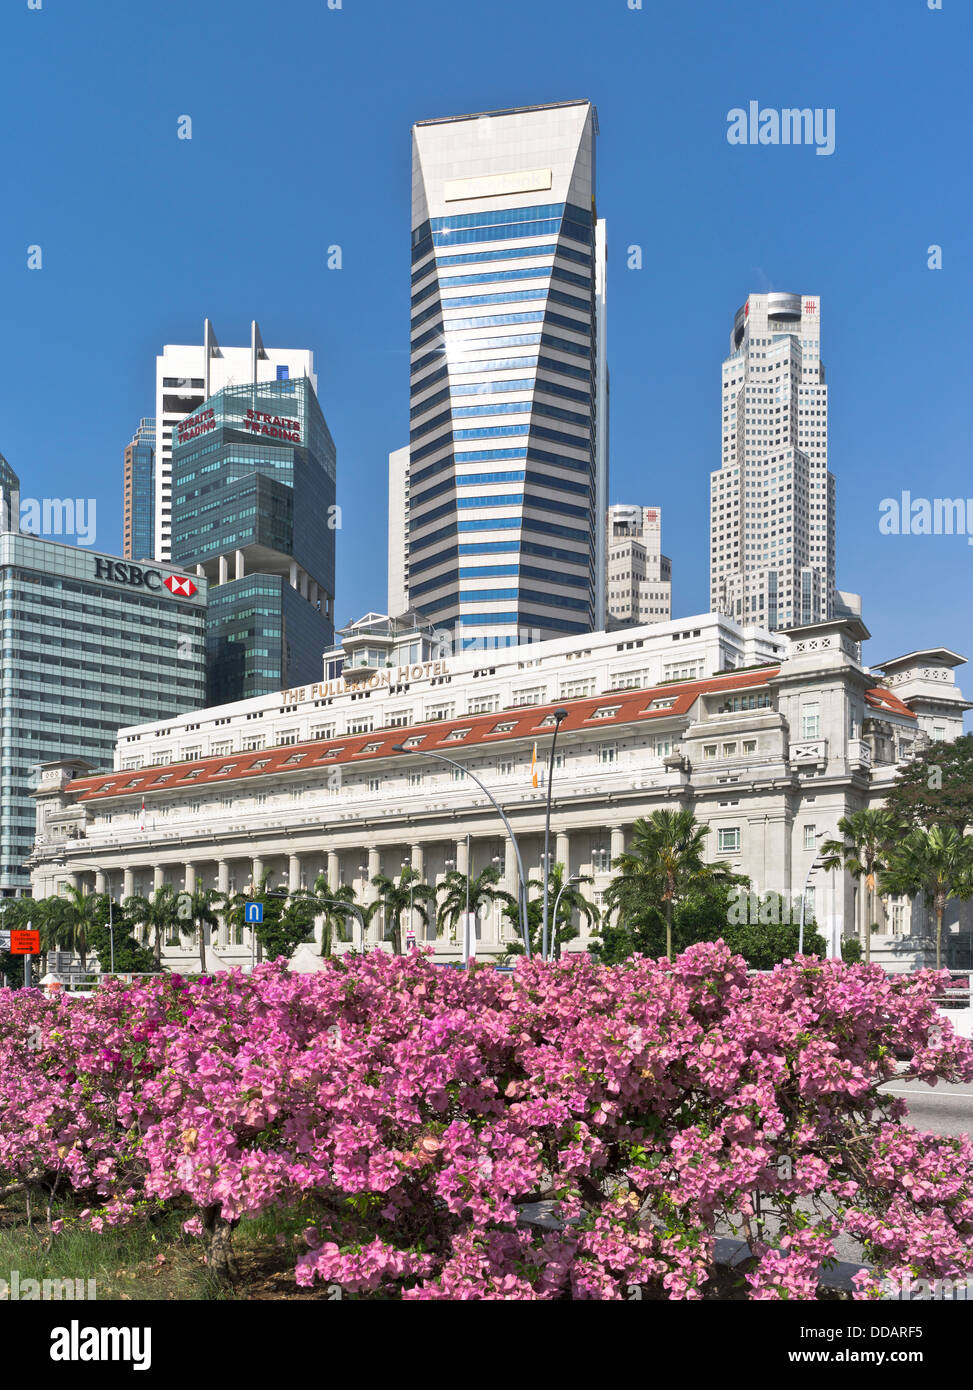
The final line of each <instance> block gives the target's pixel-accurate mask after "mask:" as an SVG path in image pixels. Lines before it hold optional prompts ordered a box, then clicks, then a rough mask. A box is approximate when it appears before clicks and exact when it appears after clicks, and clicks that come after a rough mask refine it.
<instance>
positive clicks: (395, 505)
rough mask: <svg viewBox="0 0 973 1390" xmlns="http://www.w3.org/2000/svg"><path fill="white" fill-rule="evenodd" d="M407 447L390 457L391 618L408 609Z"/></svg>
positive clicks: (388, 605) (389, 580) (389, 605)
mask: <svg viewBox="0 0 973 1390" xmlns="http://www.w3.org/2000/svg"><path fill="white" fill-rule="evenodd" d="M408 513H409V446H408V445H406V446H405V448H404V449H396V450H395V451H394V452H393V453H391V454H389V576H388V583H389V591H388V604H387V607H388V611H389V615H390V616H391V617H393V618H396V617H398V616H399V614H400V613H404V612H405V611H406V609H407V608H408V606H409V537H408V525H409V515H408Z"/></svg>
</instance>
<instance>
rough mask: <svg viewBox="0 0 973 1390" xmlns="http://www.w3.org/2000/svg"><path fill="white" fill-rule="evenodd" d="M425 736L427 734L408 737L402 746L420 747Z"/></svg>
mask: <svg viewBox="0 0 973 1390" xmlns="http://www.w3.org/2000/svg"><path fill="white" fill-rule="evenodd" d="M425 737H426V736H425V734H413V735H412V737H411V738H407V739H406V741H405V743H403V745H402V747H403V748H418V747H419V744H420V743H421V742H422V741H423V739H424V738H425Z"/></svg>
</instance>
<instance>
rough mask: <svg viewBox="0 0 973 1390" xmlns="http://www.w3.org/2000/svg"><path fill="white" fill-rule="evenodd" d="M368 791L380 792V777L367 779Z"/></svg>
mask: <svg viewBox="0 0 973 1390" xmlns="http://www.w3.org/2000/svg"><path fill="white" fill-rule="evenodd" d="M368 790H369V791H370V792H380V791H381V790H382V779H381V777H369V779H368Z"/></svg>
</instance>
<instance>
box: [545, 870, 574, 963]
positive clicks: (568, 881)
mask: <svg viewBox="0 0 973 1390" xmlns="http://www.w3.org/2000/svg"><path fill="white" fill-rule="evenodd" d="M580 882H581V879H580V877H579V875H578V874H572V875H571V877H570V878H566V879H565V880H564V882H563V883H562V884H561V886H560V888H559V889H558V890H557V897H556V898H555V899H554V912H553V913H552V919H553V927H552V930H551V950H552V952H553V951H554V950H555V949H556V946H555V937H556V936H557V909H558V904H559V903H560V901H561V894H562V893H563V892H564V890H565V888H569V887H570V886H571V884H572V883H580Z"/></svg>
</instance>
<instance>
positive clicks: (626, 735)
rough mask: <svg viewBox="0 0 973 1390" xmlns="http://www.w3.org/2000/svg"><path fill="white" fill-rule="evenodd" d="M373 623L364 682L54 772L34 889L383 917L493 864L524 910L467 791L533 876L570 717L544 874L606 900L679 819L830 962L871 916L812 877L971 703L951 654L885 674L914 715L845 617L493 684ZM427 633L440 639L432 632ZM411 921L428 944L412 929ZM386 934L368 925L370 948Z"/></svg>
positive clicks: (552, 651) (134, 733)
mask: <svg viewBox="0 0 973 1390" xmlns="http://www.w3.org/2000/svg"><path fill="white" fill-rule="evenodd" d="M380 619H381V615H374V614H373V615H369V617H368V621H367V622H366V621H365V620H363V622H362V624H361V625H356V626H357V631H356V633H355V634H354V637H353V641H352V647H353V648H354V647H355V644H356V643H357V650H358V653H359V655H360V654H361V651H362V648H363V644H364V643H365V641H366V638H368V640H369V642H371V647H370V650H369V651H368V660H367V662H366V663H364V664H361V663H356V662H355V660H354V657H353V650H352V649H351V648H350V649H349V651H348V653H347V661H346V663H345V665H344V668H343V671H342V672H341V673H340V674H339V675H338V676H336V677H333V678H331V679H328V678H327V677H328V672H327V671H325V672H324V673H323V675H324V677H325V679H323V680H321V681H319V682H317V683H315V684H313V685H312V686H309V687H303V688H300V689H296V690H288V691H283V692H279V693H278V694H277V695H276V696H275V697H274V699H273V700H272V701H270V700H264V701H261V702H256V701H250V702H247V703H246V704H242V705H238V706H226V707H222V708H221V709H216V710H206V711H197V712H196V713H195V714H194V715H192V716H191V717H189V718H188V719H185V720H183V721H179V723H178V724H177V723H176V721H171V722H170V723H167V724H166V725H165V726H164V727H159V726H150V725H143V726H141V727H139V728H134V729H129V730H125V731H123V733H122V735H121V736H120V739H119V744H118V749H117V753H116V767H115V770H114V771H113V772H112V773H110V774H107V775H106V774H102V775H100V776H98V777H93V776H80V777H79V776H78V775H77V770H76V769H73V768H72V767H71V766H70V765H67V764H64V763H58V762H52V763H51V764H50V765H48V766H47V767H46V768H45V769H44V771H43V780H42V781H41V784H40V786H39V787H38V790H37V792H36V799H37V831H38V839H37V845H36V848H35V851H34V855H33V859H32V874H33V884H34V891H35V893H36V894H38V895H47V894H50V893H54V892H57V891H60V889H61V887H62V885H63V884H65V883H68V882H73V883H77V884H86V885H88V886H89V887H100V888H103V887H104V883H105V874H106V872H107V873H108V874H109V875H111V876H112V879H113V881H116V877H115V876H117V882H118V883H119V884H120V885H121V889H122V892H123V895H127V894H129V893H131V892H147V891H151V890H152V889H153V887H156V886H159V885H161V884H162V883H166V882H169V883H172V884H174V885H175V886H176V887H178V888H180V889H182V888H184V887H186V886H192V884H193V883H194V882H195V881H196V880H197V879H201V880H202V881H203V883H204V884H206V885H207V886H210V887H212V888H214V889H217V890H219V891H220V892H222V893H231V892H243V891H247V889H248V886H249V885H250V884H252V883H253V882H256V881H258V880H259V879H260V877H261V875H262V874H263V873H264V872H266V871H269V872H270V873H271V875H272V878H273V881H274V883H275V884H278V885H281V886H282V887H283V888H285V889H287V890H289V891H291V892H295V891H297V890H298V889H299V888H301V887H308V886H310V885H312V884H313V883H314V881H315V879H316V878H317V876H318V875H319V874H322V873H323V874H325V875H326V877H327V881H328V883H329V885H330V886H331V887H332V888H335V889H336V888H338V887H340V886H342V885H351V886H353V887H354V888H355V890H356V894H357V901H358V902H359V903H363V904H364V903H368V902H370V901H372V900H374V898H375V893H376V890H375V888H374V887H373V885H372V883H371V880H372V878H373V877H374V876H375V875H376V874H378V873H379V872H383V873H385V874H388V875H390V876H393V875H397V874H398V873H399V871H400V869H401V867H402V866H403V865H404V864H410V865H412V866H413V867H414V868H416V869H417V870H418V871H419V872H420V874H421V875H422V877H423V878H424V879H425V880H426V881H428V882H429V883H431V884H438V883H441V882H442V881H443V879H444V877H445V875H446V873H447V872H449V870H450V869H451V868H454V867H455V868H457V869H459V870H460V871H461V872H463V871H465V870H466V869H467V868H470V869H471V870H472V871H473V872H475V873H478V872H479V871H480V870H481V869H483V868H485V867H487V866H488V865H490V864H496V865H497V866H498V867H499V868H500V870H501V872H502V878H503V886H504V887H505V888H506V889H507V891H509V892H515V891H516V886H517V860H516V855H515V853H514V849H513V846H512V844H511V842H510V840H509V839H508V838H507V837H506V835H505V833H504V828H503V824H502V822H501V820H500V818H499V816H498V815H497V813H496V811H495V809H494V807H493V805H492V804H491V803H490V801H489V799H488V798H487V796H485V795H484V794H483V793H482V791H481V790H480V788H479V787H478V785H477V784H476V783H474V782H473V781H472V780H471V779H470V777H469V776H468V775H467V772H472V773H474V774H475V775H476V776H477V777H478V778H479V779H480V780H481V781H482V782H483V783H484V785H485V786H486V787H487V788H489V790H490V791H491V793H492V794H493V795H494V796H495V797H496V799H497V800H498V801H499V802H500V804H501V805H502V806H503V807H504V808H505V811H506V814H507V816H508V818H509V820H510V822H511V825H512V828H513V831H514V834H515V835H516V837H517V841H518V844H519V848H520V851H521V854H522V856H523V860H524V864H525V870H526V873H527V875H528V876H529V877H534V878H536V877H537V876H538V872H539V868H540V863H541V855H542V851H543V835H544V813H545V805H546V796H547V788H546V786H545V784H544V778H543V776H542V777H541V778H540V779H539V782H538V785H536V786H535V785H534V782H533V778H532V776H531V764H532V760H533V753H534V749H535V747H536V748H537V749H538V753H539V758H538V761H539V763H540V765H541V767H545V766H546V756H545V754H546V750H547V748H548V746H549V745H548V738H549V736H550V733H551V730H552V728H553V724H554V712H555V709H556V708H558V706H563V707H564V708H566V709H567V711H568V715H567V718H566V719H565V720H564V721H563V723H562V725H561V729H560V733H559V738H558V745H557V758H556V761H555V769H554V779H555V780H554V784H553V789H552V790H553V806H554V814H553V822H552V835H553V848H554V854H555V858H556V860H557V861H558V862H560V863H562V864H564V865H565V868H566V870H567V872H569V873H570V874H577V873H580V874H590V875H592V876H593V878H594V885H593V888H592V889H590V890H589V889H587V888H586V889H585V890H584V891H585V892H591V893H592V894H593V896H594V899H595V902H596V903H602V902H603V895H604V892H605V889H606V887H607V885H608V883H609V882H610V879H611V876H612V873H611V862H612V861H613V860H614V859H615V858H617V856H618V855H619V854H620V853H621V852H622V851H623V849H624V848H625V847H626V844H627V843H628V837H629V835H630V833H631V827H632V823H633V821H634V820H635V819H636V818H637V817H639V816H644V815H647V814H649V813H651V811H653V810H655V809H657V808H674V807H679V806H687V807H689V808H691V809H692V810H693V811H694V813H695V814H696V816H697V817H698V819H699V820H700V821H702V822H705V823H706V824H707V825H708V826H709V827H710V829H709V834H708V839H707V855H708V857H709V858H711V859H717V858H718V859H725V860H728V861H729V862H730V863H731V865H732V866H733V868H734V869H735V870H737V871H738V872H741V873H746V874H748V875H749V876H750V878H751V880H752V883H753V886H754V888H755V889H756V890H757V891H759V892H760V893H767V892H775V893H778V894H780V895H781V898H782V899H789V900H790V901H791V902H793V898H794V895H795V894H797V895H799V894H800V893H801V891H802V889H803V887H804V885H805V884H808V899H809V907H810V909H811V912H812V914H813V916H814V917H815V918H816V920H817V923H818V926H819V930H821V931H822V932H823V934H824V935H825V937H826V939H827V940H828V942H829V946H830V948H831V949H832V951H837V950H838V949H839V946H840V940H841V938H842V936H844V935H848V934H851V933H853V932H855V931H856V930H861V929H863V926H864V924H863V922H862V912H863V904H862V902H861V900H860V897H859V893H858V888H857V885H856V884H855V882H854V880H852V879H851V878H850V877H848V876H846V875H843V874H841V873H839V874H826V873H824V872H823V871H822V870H820V869H817V870H816V869H815V865H816V863H817V853H818V846H819V844H820V842H821V840H822V838H829V837H831V836H834V835H835V834H836V828H837V824H838V821H839V820H840V818H841V817H842V816H845V815H848V814H850V813H851V812H852V811H854V810H858V809H860V808H861V807H864V806H871V805H877V804H880V802H881V801H882V800H883V798H884V797H885V795H886V794H887V792H888V789H889V787H890V785H891V783H892V782H893V780H894V778H895V775H896V771H897V769H898V768H899V767H900V766H901V765H902V764H903V763H904V762H905V761H906V760H908V758H909V757H911V756H912V755H913V753H914V752H915V751H916V749H917V748H919V747H922V746H923V745H924V742H925V738H926V736H925V734H924V733H923V731H922V728H921V724H922V721H923V720H924V719H925V718H926V717H927V715H928V714H929V713H930V710H932V709H935V710H936V711H938V712H937V713H936V715H935V717H936V718H937V719H942V720H944V721H945V724H946V730H947V736H948V737H949V738H953V737H956V736H957V735H958V734H959V733H960V732H961V730H962V719H963V712H964V710H966V709H967V708H969V706H968V704H967V703H966V702H965V701H964V700H963V698H962V695H961V694H960V692H959V691H958V689H957V688H956V686H955V682H954V676H953V665H955V659H954V656H953V654H951V653H950V654H948V656H947V657H945V658H944V657H943V656H942V652H941V651H938V650H929V651H924V652H916V653H912V654H911V656H910V657H908V658H903V659H902V662H903V663H905V664H897V665H896V669H895V672H894V674H895V675H896V676H899V677H901V679H900V681H899V683H898V686H897V688H898V689H900V690H901V691H902V692H903V694H904V696H905V697H906V698H900V697H899V695H898V694H896V693H895V692H894V691H893V690H892V689H891V688H890V686H889V685H888V684H887V683H886V681H885V680H884V679H883V678H882V677H880V676H877V675H876V673H874V672H872V671H870V670H869V669H867V668H865V667H863V666H862V665H861V663H860V660H859V658H858V646H859V643H860V642H861V641H862V640H863V638H864V637H867V629H865V628H864V627H863V626H862V625H861V624H860V622H858V621H857V620H854V619H845V620H832V621H830V622H826V623H822V624H817V625H814V626H812V627H811V628H808V629H804V630H801V631H795V632H792V633H791V634H789V635H788V636H784V635H778V636H776V637H774V636H772V635H771V634H769V633H766V632H764V633H761V632H760V631H758V630H754V629H751V630H744V629H741V628H740V627H739V626H738V625H736V624H734V623H733V622H732V621H730V620H728V619H726V618H724V617H719V616H717V615H706V616H705V617H700V618H697V619H689V620H687V625H685V626H682V627H680V625H678V624H661V625H657V626H653V627H643V628H635V629H630V630H628V631H627V632H625V633H624V634H606V633H600V634H596V635H594V636H593V637H591V638H590V639H585V642H586V645H585V646H584V647H582V646H580V644H579V643H577V641H574V642H572V641H570V640H569V641H564V640H561V641H558V642H551V643H546V642H545V643H540V644H537V645H536V646H529V647H523V648H520V649H507V650H506V651H504V652H503V653H498V654H497V657H496V664H495V665H494V658H493V656H492V655H491V658H490V660H491V665H490V666H489V667H486V666H483V665H480V666H475V665H473V664H472V660H475V658H473V659H472V660H471V658H470V657H469V656H467V657H464V656H462V655H461V654H460V655H457V656H455V657H453V656H446V657H440V658H439V659H432V657H433V654H434V651H435V648H434V647H432V646H429V647H426V648H425V649H422V648H421V647H418V648H416V650H413V648H414V646H415V643H416V640H417V639H418V638H421V637H422V636H423V629H422V628H421V627H416V628H415V629H414V630H413V631H412V632H409V631H406V629H405V627H403V626H401V625H398V624H396V623H395V622H394V621H389V620H386V630H385V631H384V633H383V627H382V623H381V620H380ZM692 623H695V624H696V627H692V626H689V625H688V624H692ZM369 630H370V632H371V637H368V633H369ZM623 636H624V640H620V639H622V637H623ZM425 637H426V639H427V640H428V641H430V642H432V641H433V636H432V633H431V631H430V632H426V633H425ZM683 643H685V644H686V645H685V647H684V648H683V650H684V651H685V652H686V653H688V654H690V655H689V657H688V660H687V663H686V664H687V665H693V664H694V663H698V667H699V672H700V673H699V674H696V673H695V672H694V673H692V674H689V675H686V674H683V673H682V672H681V671H677V672H675V673H673V674H670V675H667V676H666V677H664V678H661V679H660V676H659V674H658V673H659V672H660V671H673V669H674V667H675V666H676V665H677V661H670V660H669V659H668V658H670V657H673V658H675V657H676V653H677V651H678V650H679V648H680V647H681V646H682V644H683ZM413 656H414V657H415V659H414V660H410V659H409V658H411V657H413ZM424 658H427V659H424ZM728 659H729V661H730V662H732V663H733V664H732V665H730V666H729V667H728V664H727V663H728ZM389 660H391V661H392V662H393V664H392V665H391V666H390V665H388V662H389ZM480 660H481V661H482V658H480ZM744 667H746V668H748V669H743V668H744ZM934 670H935V671H937V672H939V673H940V674H938V675H936V676H935V677H929V676H928V674H925V673H928V672H930V671H934ZM920 687H921V688H920ZM926 687H934V689H931V690H927V688H926ZM428 754H434V755H435V756H433V757H429V756H427V755H428ZM444 759H448V761H443V760H444ZM143 798H144V803H145V808H146V811H145V816H144V820H143V819H142V817H141V805H142V801H143ZM468 836H469V856H468V854H467V837H468ZM883 922H884V927H885V930H884V931H883V932H882V933H881V934H879V935H877V936H875V937H873V959H875V960H883V961H886V962H887V963H889V964H890V965H891V966H892V967H899V968H911V967H912V966H913V965H915V964H916V963H917V961H921V960H923V959H925V958H926V953H927V952H928V948H929V941H928V923H927V921H926V920H925V918H924V917H923V914H922V912H921V910H917V911H916V912H913V910H912V909H911V908H910V907H909V905H908V904H902V903H896V904H890V905H889V910H888V912H887V914H886V917H885V918H884V919H883ZM412 925H413V929H414V931H415V932H416V935H417V937H418V939H420V940H421V939H423V932H422V929H421V925H420V924H419V922H418V920H417V921H416V922H414V923H413V924H412ZM961 925H963V926H964V927H965V932H964V933H961V932H960V930H959V928H960V926H961ZM384 930H385V926H384V924H383V922H382V919H381V914H380V913H379V914H377V915H376V917H375V919H374V921H373V924H372V928H371V940H372V941H373V942H374V943H375V944H378V943H379V942H380V940H381V939H382V937H383V933H384ZM477 930H478V934H479V947H478V949H479V951H480V952H481V953H488V954H489V953H493V954H496V953H498V952H500V951H502V950H503V948H504V944H505V941H506V940H507V939H509V936H510V929H509V928H508V926H507V925H506V924H505V923H504V922H502V921H501V920H500V919H499V918H496V917H494V918H490V917H489V916H487V917H485V918H484V919H483V920H481V921H480V923H479V925H478V928H477ZM426 936H427V939H430V940H431V939H432V937H433V932H432V931H430V932H428V933H426ZM356 940H357V937H356ZM586 940H587V937H586V936H585V935H584V934H582V937H581V938H580V941H579V942H578V943H577V944H578V945H579V946H580V947H582V948H583V947H584V945H585V943H586ZM950 942H951V945H952V947H953V948H954V950H959V948H960V947H961V946H965V947H966V948H968V943H969V934H968V922H966V919H957V918H956V916H955V913H954V914H953V915H952V916H951V919H950ZM210 946H211V949H212V950H213V952H214V963H215V964H216V965H218V964H219V963H220V962H222V963H224V964H239V965H246V964H247V963H248V962H249V961H250V960H251V958H252V952H253V942H252V940H251V938H250V936H249V933H248V931H247V929H245V928H241V929H239V931H236V930H232V931H231V930H230V929H229V928H228V927H227V926H226V925H225V924H224V925H223V926H222V927H221V928H220V929H219V931H218V932H217V933H216V934H215V935H214V938H213V940H212V942H211V943H210ZM440 947H441V949H444V950H446V951H447V952H449V951H455V950H456V949H457V947H456V946H455V945H454V944H450V943H448V942H443V943H440ZM195 949H196V948H195V947H194V945H193V943H191V942H190V943H183V945H182V946H176V947H174V948H173V959H182V958H183V957H184V956H185V958H186V959H187V960H189V959H191V958H192V956H193V954H194V952H195ZM960 963H962V960H960Z"/></svg>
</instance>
